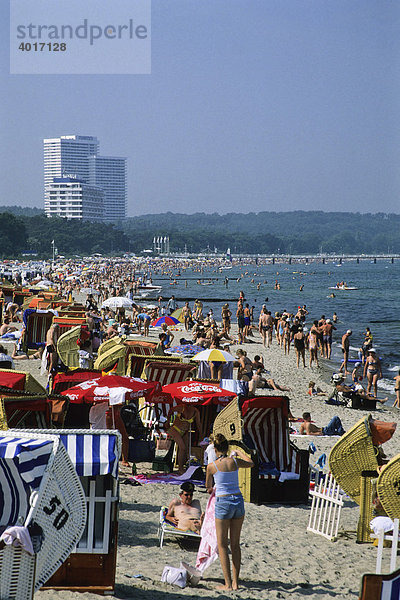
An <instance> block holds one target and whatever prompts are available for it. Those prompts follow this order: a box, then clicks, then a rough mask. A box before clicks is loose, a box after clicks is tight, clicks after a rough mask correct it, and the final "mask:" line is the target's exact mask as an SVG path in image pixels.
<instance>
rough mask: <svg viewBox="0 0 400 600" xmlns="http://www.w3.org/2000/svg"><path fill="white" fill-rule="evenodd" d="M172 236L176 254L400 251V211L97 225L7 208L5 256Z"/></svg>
mask: <svg viewBox="0 0 400 600" xmlns="http://www.w3.org/2000/svg"><path fill="white" fill-rule="evenodd" d="M161 235H162V236H169V238H170V250H171V252H183V251H184V249H185V248H186V249H187V251H188V252H191V253H198V252H214V251H215V249H216V250H217V251H218V252H226V250H227V248H230V249H231V252H232V253H251V254H272V253H274V254H304V253H309V254H317V253H320V252H321V253H340V254H342V253H343V254H352V253H354V254H363V253H364V254H370V253H371V254H386V253H396V254H397V253H400V215H398V214H385V213H377V214H361V213H343V212H322V211H294V212H286V213H284V212H282V213H278V212H267V211H265V212H261V213H247V214H238V213H228V214H225V215H220V214H217V213H215V214H206V213H196V214H192V215H186V214H176V213H171V212H168V213H164V214H157V215H143V216H139V217H128V218H127V219H125V220H124V221H120V222H116V223H113V224H109V223H92V222H90V221H68V220H65V219H60V218H52V219H48V218H46V217H45V216H44V214H43V211H40V210H39V209H32V208H26V209H25V208H23V207H10V206H8V207H0V254H1V256H2V257H3V258H12V257H16V256H19V255H21V254H22V253H27V252H31V253H35V254H37V255H38V256H43V257H46V256H49V255H50V253H51V242H52V240H53V239H54V241H55V245H56V246H57V248H58V252H59V254H63V255H65V256H73V255H75V254H76V255H88V254H93V253H95V252H99V253H101V254H105V255H111V254H117V253H123V252H134V253H136V254H140V253H141V252H142V251H143V250H144V249H151V248H152V243H153V237H154V236H161Z"/></svg>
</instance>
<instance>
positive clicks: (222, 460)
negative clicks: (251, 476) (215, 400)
mask: <svg viewBox="0 0 400 600" xmlns="http://www.w3.org/2000/svg"><path fill="white" fill-rule="evenodd" d="M214 449H215V453H216V455H217V457H218V458H217V460H215V461H213V462H212V463H210V464H209V465H207V474H206V488H207V492H208V493H209V494H211V493H212V491H213V483H214V482H215V488H216V489H215V495H216V504H215V529H216V533H217V543H218V554H219V559H220V562H221V567H222V572H223V575H224V580H225V582H224V585H222V586H219V589H220V590H226V591H229V590H237V589H238V588H239V573H240V563H241V550H240V533H241V530H242V525H243V520H244V514H245V510H244V501H243V496H242V494H241V491H240V489H239V477H238V470H239V468H240V467H241V468H245V469H249V468H251V467H253V466H254V463H253V461H252V460H251V458H249V457H248V456H246V455H245V454H244V452H242V451H241V450H238V451H237V452H235V453H233V454H232V456H231V457H228V449H229V444H228V441H227V440H226V438H225V437H224V436H223V435H222V434H220V433H217V434H216V435H215V438H214ZM229 541H230V548H231V555H232V572H231V567H230V561H229V554H228V543H229Z"/></svg>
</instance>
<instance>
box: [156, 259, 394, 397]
mask: <svg viewBox="0 0 400 600" xmlns="http://www.w3.org/2000/svg"><path fill="white" fill-rule="evenodd" d="M175 275H176V281H177V282H178V285H176V286H171V285H170V283H169V281H168V280H166V279H165V277H161V276H160V277H157V276H154V278H153V280H154V283H159V284H162V285H163V289H162V294H163V297H164V298H167V297H169V295H170V294H172V293H174V294H175V296H176V297H177V298H179V299H183V298H185V297H192V298H200V299H202V300H203V299H204V300H203V302H204V312H205V311H208V310H209V309H210V308H212V309H213V311H214V313H215V315H216V317H217V318H218V319H220V315H221V307H222V304H223V302H222V301H221V299H224V298H226V299H227V301H229V304H230V307H231V310H232V312H233V314H235V312H236V301H235V300H234V299H237V298H238V296H239V292H240V290H243V291H244V294H245V297H246V301H247V302H248V303H249V304H250V306H255V310H254V315H255V319H256V320H257V321H258V315H259V313H260V309H261V306H262V304H263V303H264V302H266V298H268V301H267V302H266V304H267V306H268V307H269V309H270V310H271V311H272V313H274V312H275V311H282V310H284V309H286V310H288V311H289V312H293V313H295V312H296V311H297V307H298V306H299V305H303V304H306V305H307V309H308V311H309V315H308V318H307V321H306V326H309V324H310V323H311V322H312V320H314V319H318V318H320V317H321V315H323V314H324V315H325V316H326V317H330V318H331V317H332V315H333V313H334V312H336V313H337V315H338V318H339V321H338V324H337V331H336V332H334V334H335V335H334V342H335V343H334V346H333V355H332V361H331V362H332V370H337V368H338V365H339V364H340V360H341V351H340V339H341V336H342V334H343V333H344V332H345V331H346V330H347V329H352V331H353V335H352V338H351V358H356V357H357V350H358V348H359V347H360V345H361V343H362V341H363V335H362V334H363V332H364V330H365V328H366V327H367V326H369V327H370V328H371V331H372V334H373V338H374V341H373V344H374V347H375V348H377V350H378V354H379V356H380V357H381V359H382V364H383V374H384V377H383V379H382V380H380V382H379V385H378V387H379V389H380V396H381V395H382V394H385V395H387V394H389V395H390V396H391V398H393V389H394V382H393V377H394V376H395V375H396V374H397V372H398V369H399V367H400V315H399V309H400V306H399V296H400V294H399V292H400V261H397V262H396V261H395V262H394V264H392V263H391V262H390V261H389V260H384V259H378V260H377V262H376V264H374V263H373V262H370V261H361V262H360V263H359V264H357V263H356V261H354V262H344V263H343V264H342V265H339V264H335V263H332V262H330V263H328V264H325V265H323V264H321V263H309V264H304V263H301V264H292V265H289V264H276V265H272V264H269V265H258V266H256V265H242V266H234V267H233V268H232V269H229V270H222V271H217V270H216V269H215V268H213V267H204V271H203V273H202V274H198V273H194V272H192V271H191V270H190V269H188V270H186V271H185V270H180V276H179V271H178V270H176V271H175ZM199 277H201V280H202V282H208V281H211V282H212V283H211V284H210V285H199V284H198V279H199ZM225 277H227V278H229V282H228V286H227V287H226V286H225V285H224V279H225ZM238 280H239V281H238ZM252 280H254V282H252ZM275 280H278V281H279V283H280V286H281V289H280V290H275V289H274V283H275ZM339 281H345V282H346V283H347V285H348V286H352V287H356V288H358V289H356V290H351V291H350V290H349V291H346V290H343V291H342V290H330V289H329V287H330V286H335V285H336V283H337V282H339ZM185 282H187V284H185ZM259 283H260V284H261V287H260V289H259V290H258V289H257V284H259ZM185 285H187V287H185ZM301 285H303V286H304V287H303V290H302V291H300V286H301ZM332 292H333V293H334V294H335V298H330V297H329V296H330V294H331V293H332ZM214 299H220V300H218V301H215V300H214ZM179 304H180V305H181V304H182V302H179ZM190 304H191V306H192V307H193V302H191V303H190ZM234 320H235V319H234Z"/></svg>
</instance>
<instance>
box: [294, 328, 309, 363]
mask: <svg viewBox="0 0 400 600" xmlns="http://www.w3.org/2000/svg"><path fill="white" fill-rule="evenodd" d="M293 345H294V349H295V350H296V365H297V368H299V364H300V357H301V359H302V361H303V367H304V368H306V344H305V335H304V331H303V328H302V327H299V328H298V331H297V333H295V334H294V336H293Z"/></svg>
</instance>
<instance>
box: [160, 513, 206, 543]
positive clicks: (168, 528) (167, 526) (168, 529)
mask: <svg viewBox="0 0 400 600" xmlns="http://www.w3.org/2000/svg"><path fill="white" fill-rule="evenodd" d="M167 511H168V509H167V508H166V507H165V506H162V507H161V510H160V521H159V524H158V539H159V540H160V548H162V547H163V543H164V537H165V535H172V536H175V537H183V538H192V539H193V538H195V539H197V540H199V541H200V540H201V535H200V534H199V533H196V532H195V531H182V529H178V528H177V527H174V525H171V523H168V522H167V521H166V520H165V515H166V514H167Z"/></svg>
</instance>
